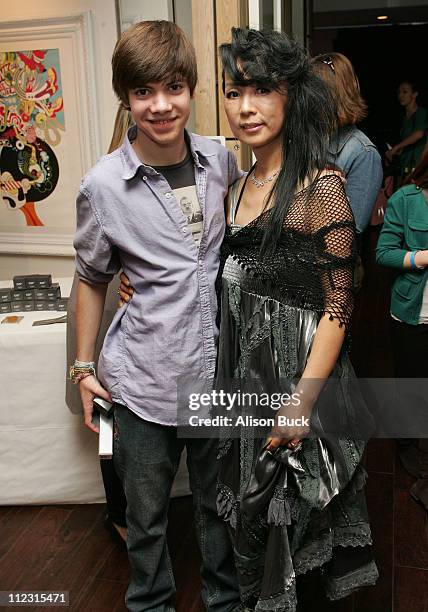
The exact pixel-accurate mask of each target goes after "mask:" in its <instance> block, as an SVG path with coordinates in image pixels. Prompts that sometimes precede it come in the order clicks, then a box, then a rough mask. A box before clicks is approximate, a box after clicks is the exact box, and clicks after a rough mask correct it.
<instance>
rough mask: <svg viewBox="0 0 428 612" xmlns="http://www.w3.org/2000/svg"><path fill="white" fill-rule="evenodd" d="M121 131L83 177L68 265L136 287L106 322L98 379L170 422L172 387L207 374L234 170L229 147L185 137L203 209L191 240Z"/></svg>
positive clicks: (160, 180)
mask: <svg viewBox="0 0 428 612" xmlns="http://www.w3.org/2000/svg"><path fill="white" fill-rule="evenodd" d="M131 130H135V128H131ZM129 136H130V137H131V140H132V139H133V137H135V132H134V133H132V131H130V132H129V133H128V137H126V139H125V142H124V144H123V146H122V147H121V148H120V149H117V150H116V151H114V152H113V153H111V154H109V155H106V156H104V157H102V158H101V159H100V160H99V161H98V163H97V164H96V165H95V166H94V168H92V169H91V170H90V171H89V173H88V174H87V175H86V176H85V177H84V179H83V181H82V185H81V188H80V191H79V195H78V198H77V231H76V236H75V241H74V247H75V249H76V269H77V273H78V275H79V277H80V278H81V279H82V280H84V281H86V282H89V283H92V284H94V283H105V282H109V281H110V280H111V279H112V277H113V275H114V274H115V273H117V272H118V271H119V270H120V268H123V270H124V272H125V273H126V274H127V276H128V277H129V280H130V282H131V285H132V286H133V287H134V288H135V293H134V295H133V297H132V300H130V302H129V303H127V304H126V305H125V306H124V307H122V308H121V309H120V310H118V311H117V313H116V315H115V317H114V319H113V321H112V324H111V325H110V328H109V330H108V332H107V335H106V337H105V340H104V345H103V349H102V352H101V355H100V360H99V364H98V376H99V379H100V381H101V382H102V384H103V385H104V386H105V387H106V389H108V391H109V392H110V393H111V395H112V397H113V399H114V401H117V402H120V403H121V404H125V405H126V406H128V408H130V409H131V410H132V411H133V412H135V413H136V414H137V415H139V416H140V417H142V418H144V419H147V420H149V421H153V422H156V423H161V424H164V425H176V423H177V385H178V384H180V381H181V380H183V379H186V381H188V380H189V378H194V379H199V380H207V379H208V380H209V379H211V378H212V377H213V375H214V372H215V360H216V339H217V329H216V324H215V316H216V309H217V302H216V294H215V288H214V284H215V279H216V276H217V271H218V266H219V250H220V245H221V241H222V239H223V234H224V229H225V219H224V198H225V197H226V195H227V190H228V186H229V185H230V184H231V183H232V182H233V181H235V180H236V179H237V178H238V177H239V175H240V173H239V171H238V169H237V165H236V160H235V157H234V155H233V154H232V153H231V152H230V151H228V150H227V149H225V148H224V147H222V146H221V145H219V144H218V143H216V142H213V141H212V140H210V139H208V138H204V137H202V136H197V135H194V134H191V135H188V137H189V140H190V148H191V153H192V157H193V160H194V166H195V183H196V190H197V193H198V197H199V202H200V205H201V208H202V212H203V233H202V238H201V242H200V245H199V247H198V246H197V245H196V243H195V241H194V239H193V237H192V234H191V232H190V230H189V228H188V225H187V221H186V219H185V217H184V215H183V213H182V211H181V208H180V206H179V203H178V202H177V200H176V199H175V197H174V194H173V193H172V190H171V187H170V186H169V184H168V182H167V181H166V180H165V179H164V177H163V176H162V175H161V174H159V173H158V172H156V170H154V169H153V168H152V167H151V166H147V165H145V164H143V163H142V162H141V161H140V160H139V158H138V157H137V155H136V153H135V151H134V149H133V147H132V145H131V143H130V138H129Z"/></svg>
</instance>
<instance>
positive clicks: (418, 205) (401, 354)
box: [376, 150, 428, 510]
mask: <svg viewBox="0 0 428 612" xmlns="http://www.w3.org/2000/svg"><path fill="white" fill-rule="evenodd" d="M376 259H377V262H378V264H380V265H382V266H388V267H391V268H394V269H395V270H397V272H398V276H397V278H396V279H395V281H394V284H393V287H392V293H391V317H392V321H391V325H392V328H391V330H392V348H393V354H394V362H395V376H396V377H397V378H427V377H428V283H427V280H428V150H427V151H426V152H425V153H424V155H423V157H422V159H421V160H420V162H419V164H418V165H417V166H416V168H415V169H414V170H413V172H412V173H411V175H410V177H409V178H408V180H407V184H406V185H404V186H403V187H401V189H398V191H396V192H395V193H394V194H393V195H392V197H391V198H390V199H389V201H388V206H387V209H386V214H385V220H384V224H383V228H382V230H381V233H380V235H379V240H378V244H377V249H376ZM406 442H407V443H406ZM399 454H400V457H401V458H402V461H403V464H404V466H405V467H406V468H407V469H408V471H409V472H410V473H412V474H414V475H416V476H417V477H418V480H417V482H416V483H415V484H414V485H413V486H412V488H411V493H412V495H413V497H414V498H415V499H417V500H418V501H420V502H421V503H422V504H423V505H424V506H425V509H427V510H428V441H427V440H424V439H421V440H415V441H412V440H407V441H402V442H401V444H400V445H399Z"/></svg>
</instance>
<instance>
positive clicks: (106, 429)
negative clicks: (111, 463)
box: [98, 412, 113, 459]
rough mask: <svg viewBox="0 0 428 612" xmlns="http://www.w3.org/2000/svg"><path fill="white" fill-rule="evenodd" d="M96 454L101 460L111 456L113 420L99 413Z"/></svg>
mask: <svg viewBox="0 0 428 612" xmlns="http://www.w3.org/2000/svg"><path fill="white" fill-rule="evenodd" d="M98 454H99V456H100V457H101V458H102V459H110V458H111V457H112V456H113V419H110V418H108V417H106V416H104V414H103V413H102V412H101V413H100V435H99V441H98Z"/></svg>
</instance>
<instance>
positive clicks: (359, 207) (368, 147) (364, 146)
mask: <svg viewBox="0 0 428 612" xmlns="http://www.w3.org/2000/svg"><path fill="white" fill-rule="evenodd" d="M329 153H330V161H331V162H332V163H334V164H335V165H336V166H338V167H339V168H341V169H342V170H343V172H344V174H345V177H346V185H345V190H346V194H347V196H348V198H349V202H350V204H351V208H352V212H353V213H354V217H355V224H356V226H357V232H358V233H359V234H361V233H362V232H363V231H364V230H365V229H366V227H367V225H368V223H369V220H370V216H371V213H372V209H373V205H374V203H375V201H376V197H377V195H378V193H379V188H380V186H381V184H382V176H383V172H382V161H381V158H380V155H379V153H378V152H377V149H376V147H375V146H374V144H373V143H372V142H371V140H369V138H367V136H366V135H365V134H364V133H363V132H362V131H361V130H359V129H358V128H356V127H355V126H354V125H348V126H346V127H343V128H341V129H340V130H339V131H338V133H337V134H336V135H335V136H334V137H333V138H332V139H331V141H330V146H329Z"/></svg>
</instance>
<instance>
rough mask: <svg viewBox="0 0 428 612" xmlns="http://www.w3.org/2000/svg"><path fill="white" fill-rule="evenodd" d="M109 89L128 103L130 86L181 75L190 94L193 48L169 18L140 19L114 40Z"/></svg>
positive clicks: (195, 75)
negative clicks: (165, 19) (164, 19)
mask: <svg viewBox="0 0 428 612" xmlns="http://www.w3.org/2000/svg"><path fill="white" fill-rule="evenodd" d="M111 64H112V68H113V79H112V82H113V89H114V91H115V93H116V95H117V97H118V98H119V100H120V101H121V102H122V104H123V105H124V106H125V107H128V92H129V90H130V89H136V88H138V87H142V86H144V85H146V84H147V83H153V82H161V81H165V80H166V79H183V80H185V81H186V82H187V84H188V86H189V89H190V93H191V94H192V93H193V91H194V89H195V87H196V81H197V79H198V73H197V67H196V55H195V50H194V48H193V46H192V44H191V42H190V41H189V40H188V38H187V37H186V35H185V34H184V32H183V30H181V29H180V28H179V27H178V26H177V25H176V24H175V23H173V22H171V21H140V23H136V24H134V25H133V26H131V27H130V28H129V29H128V30H126V31H125V32H124V33H123V34H122V36H121V37H120V38H119V40H118V41H117V43H116V47H115V49H114V52H113V57H112V60H111Z"/></svg>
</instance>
